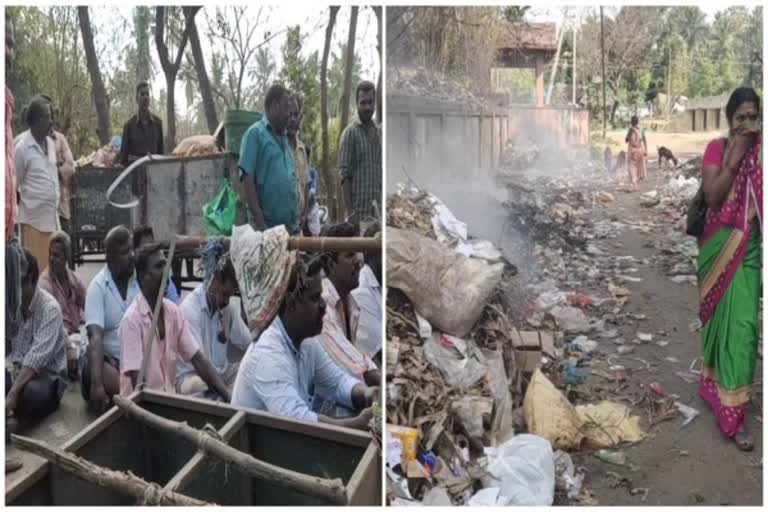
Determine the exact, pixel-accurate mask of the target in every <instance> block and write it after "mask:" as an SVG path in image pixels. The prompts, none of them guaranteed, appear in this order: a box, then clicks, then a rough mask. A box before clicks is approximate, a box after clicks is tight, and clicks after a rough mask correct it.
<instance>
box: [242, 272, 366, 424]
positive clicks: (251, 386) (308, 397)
mask: <svg viewBox="0 0 768 512" xmlns="http://www.w3.org/2000/svg"><path fill="white" fill-rule="evenodd" d="M320 270H321V268H320V265H319V264H310V265H305V264H303V263H301V262H297V263H296V265H295V267H294V270H293V273H292V275H291V278H290V281H289V283H288V288H287V291H286V296H285V298H284V299H283V301H282V303H281V305H280V309H279V312H278V315H277V317H275V319H274V321H273V322H272V324H271V325H270V326H269V327H268V328H267V330H265V331H264V333H263V334H262V335H261V336H260V337H259V340H258V341H257V342H256V343H252V344H251V345H250V346H249V347H248V351H247V352H246V353H245V356H244V357H243V360H242V362H241V363H240V369H239V370H238V372H237V378H236V379H235V387H234V390H233V392H232V404H233V405H236V406H239V407H247V408H250V409H257V410H265V411H268V412H270V413H272V414H277V415H280V416H287V417H291V418H295V419H299V420H304V421H314V422H321V423H329V424H332V425H338V426H342V427H348V428H357V429H360V430H364V429H366V428H367V427H368V423H369V422H370V419H371V416H372V412H371V409H370V406H371V404H372V403H373V399H374V396H375V395H376V393H377V392H378V388H369V387H366V386H365V385H364V384H363V383H362V382H360V381H359V380H357V379H355V378H353V377H351V376H350V375H348V374H347V373H345V372H344V371H342V370H341V369H340V368H339V367H338V366H336V364H334V362H333V361H331V360H330V358H329V357H328V356H327V354H325V351H324V350H322V347H320V346H319V345H316V344H315V345H311V344H306V343H305V342H306V341H307V340H308V339H309V338H312V337H314V336H317V335H318V334H320V332H321V331H322V328H323V317H324V316H325V301H323V297H322V290H323V289H322V284H321V277H320ZM313 396H321V397H323V398H324V399H326V400H333V401H335V402H337V403H340V404H342V405H344V406H346V407H348V408H349V409H353V410H356V411H360V412H359V413H358V414H357V416H354V417H351V418H334V417H331V416H327V415H323V414H318V413H316V412H313V411H312V408H311V403H312V399H313Z"/></svg>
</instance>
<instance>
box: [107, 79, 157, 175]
mask: <svg viewBox="0 0 768 512" xmlns="http://www.w3.org/2000/svg"><path fill="white" fill-rule="evenodd" d="M136 103H138V105H139V113H138V114H136V115H134V116H133V117H131V118H130V119H129V120H128V122H127V123H125V125H124V126H123V140H122V144H121V146H120V157H119V158H118V161H119V162H120V163H121V164H122V165H123V166H127V165H128V164H130V163H132V162H134V161H135V160H138V159H139V158H142V157H144V156H147V155H148V154H150V153H151V154H153V155H162V154H163V123H162V121H160V118H159V117H157V116H156V115H154V114H152V113H151V112H150V111H149V84H148V83H147V82H141V83H140V84H139V85H137V86H136Z"/></svg>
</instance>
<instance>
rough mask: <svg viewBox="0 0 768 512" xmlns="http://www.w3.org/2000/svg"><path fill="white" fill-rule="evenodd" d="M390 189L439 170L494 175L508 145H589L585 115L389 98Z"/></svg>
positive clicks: (567, 110) (586, 116) (569, 110)
mask: <svg viewBox="0 0 768 512" xmlns="http://www.w3.org/2000/svg"><path fill="white" fill-rule="evenodd" d="M386 130H387V139H386V141H387V143H386V146H387V148H386V151H387V176H388V178H387V186H388V189H389V190H391V191H394V190H395V188H394V187H395V185H396V184H397V182H402V181H405V180H406V174H405V173H404V172H403V166H405V169H406V172H407V174H408V175H409V176H411V178H412V179H414V180H415V181H416V182H417V183H418V181H419V180H418V179H417V176H418V174H420V173H424V172H428V173H429V174H431V175H434V173H435V168H438V169H439V172H440V173H442V174H443V175H446V176H465V175H466V170H468V169H469V170H476V171H477V172H480V173H482V174H485V175H488V176H491V175H493V174H494V172H495V169H496V168H497V167H498V165H499V162H500V160H501V156H502V154H503V151H504V147H505V146H506V144H507V141H508V140H510V139H511V140H513V141H514V140H515V139H516V138H526V139H532V140H535V141H546V142H547V143H552V144H556V145H557V146H558V147H566V146H571V145H588V144H589V141H590V138H589V112H587V111H586V110H572V109H557V108H535V107H510V108H499V109H495V110H488V111H478V110H476V109H469V108H467V109H462V108H460V107H457V106H455V105H446V104H440V103H436V102H429V101H424V100H421V99H418V98H412V97H404V96H395V97H387V123H386Z"/></svg>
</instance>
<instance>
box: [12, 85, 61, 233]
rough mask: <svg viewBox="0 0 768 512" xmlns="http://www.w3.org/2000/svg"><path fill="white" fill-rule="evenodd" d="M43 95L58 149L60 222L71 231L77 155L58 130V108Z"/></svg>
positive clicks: (20, 135) (22, 135) (49, 98)
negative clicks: (73, 153) (70, 204)
mask: <svg viewBox="0 0 768 512" xmlns="http://www.w3.org/2000/svg"><path fill="white" fill-rule="evenodd" d="M40 96H41V97H43V98H45V100H46V101H48V104H49V105H50V106H51V132H50V134H49V135H50V137H51V139H52V140H53V145H54V147H55V150H56V168H57V169H58V171H59V174H58V177H59V224H60V225H61V229H62V230H63V231H65V232H67V233H70V230H71V226H70V225H69V224H70V223H69V221H70V219H71V218H72V215H71V212H70V208H69V202H70V198H71V196H72V194H71V190H72V180H73V179H74V176H75V157H74V156H72V150H71V149H69V143H68V142H67V138H66V137H65V136H64V134H63V133H61V132H59V131H56V108H55V107H54V105H53V100H52V99H51V97H50V96H46V95H45V94H41V95H40ZM28 132H29V130H26V131H24V132H22V133H20V134H19V135H18V136H17V137H16V139H15V142H18V141H20V140H21V139H22V138H23V137H25V136H26V134H27V133H28Z"/></svg>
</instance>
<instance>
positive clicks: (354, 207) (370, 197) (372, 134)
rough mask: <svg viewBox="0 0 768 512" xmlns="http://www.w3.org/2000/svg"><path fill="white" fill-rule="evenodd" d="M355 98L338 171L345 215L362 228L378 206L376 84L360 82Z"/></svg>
mask: <svg viewBox="0 0 768 512" xmlns="http://www.w3.org/2000/svg"><path fill="white" fill-rule="evenodd" d="M355 101H356V102H357V118H356V119H354V120H353V121H352V123H350V125H349V126H347V127H346V128H345V129H344V132H343V133H342V134H341V143H340V144H339V171H340V173H341V186H342V189H343V192H344V208H345V212H344V213H345V217H346V218H347V220H348V221H349V222H353V223H361V225H362V226H363V229H365V228H366V227H367V225H368V224H369V223H370V222H372V221H373V220H376V213H375V209H374V207H373V202H374V201H376V202H377V203H378V205H379V208H380V207H381V129H380V128H379V127H378V126H376V124H375V123H374V122H373V113H374V112H375V111H376V86H375V85H373V83H371V82H366V81H363V82H360V84H358V86H357V90H356V92H355Z"/></svg>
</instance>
